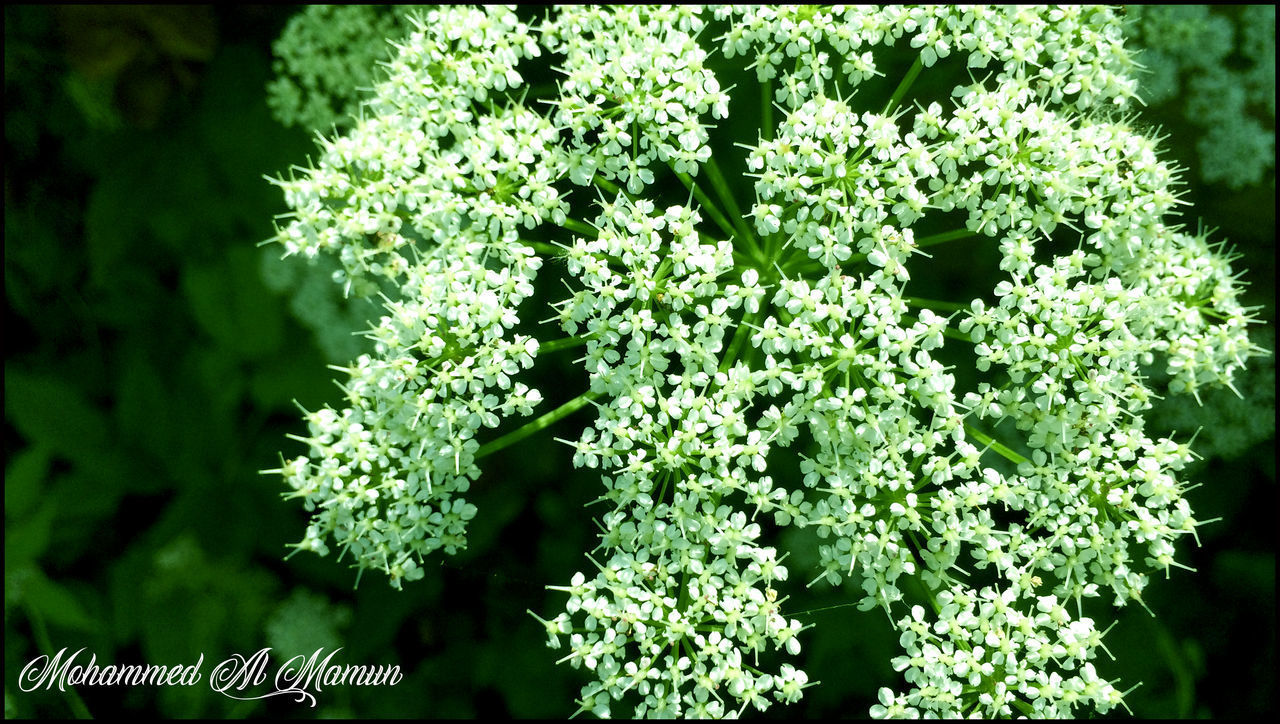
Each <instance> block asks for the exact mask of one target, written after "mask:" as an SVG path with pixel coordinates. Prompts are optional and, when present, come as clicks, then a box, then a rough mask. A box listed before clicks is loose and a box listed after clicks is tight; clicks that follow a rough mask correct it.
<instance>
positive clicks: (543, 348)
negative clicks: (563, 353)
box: [538, 337, 591, 354]
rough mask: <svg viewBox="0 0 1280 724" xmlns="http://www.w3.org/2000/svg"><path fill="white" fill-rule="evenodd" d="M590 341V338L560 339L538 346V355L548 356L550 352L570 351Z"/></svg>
mask: <svg viewBox="0 0 1280 724" xmlns="http://www.w3.org/2000/svg"><path fill="white" fill-rule="evenodd" d="M590 341H591V337H561V338H560V339H553V340H551V341H550V342H543V343H542V344H540V345H538V354H549V353H551V352H559V351H560V350H562V349H572V348H573V347H578V346H581V345H584V344H586V343H587V342H590Z"/></svg>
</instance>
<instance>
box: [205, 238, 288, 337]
mask: <svg viewBox="0 0 1280 724" xmlns="http://www.w3.org/2000/svg"><path fill="white" fill-rule="evenodd" d="M257 272H258V264H257V255H256V254H255V253H254V251H253V249H252V248H245V249H234V250H232V251H231V253H230V254H229V255H228V258H227V260H226V261H225V262H224V263H219V264H213V265H207V266H200V267H197V266H188V267H187V268H186V270H185V271H184V272H183V275H182V289H183V292H184V294H186V297H187V301H188V303H189V304H190V305H191V311H192V313H193V314H194V315H195V318H196V320H197V321H198V322H199V323H200V326H201V327H203V328H204V330H205V331H206V332H208V333H209V336H211V337H213V339H214V340H215V341H217V342H218V343H219V344H221V345H222V346H224V347H227V348H228V349H232V350H235V351H237V352H238V353H240V354H241V355H242V356H244V357H245V358H247V359H258V358H261V357H264V356H266V355H268V354H270V353H271V352H273V351H275V350H276V349H277V348H278V347H279V345H280V340H281V335H282V330H283V325H284V315H283V311H282V310H281V307H280V303H279V301H278V300H277V299H276V298H275V297H274V296H272V295H271V293H270V292H268V291H267V289H266V287H265V286H263V284H262V282H261V281H260V280H259V278H258V273H257Z"/></svg>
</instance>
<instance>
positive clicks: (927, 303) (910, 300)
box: [902, 297, 969, 311]
mask: <svg viewBox="0 0 1280 724" xmlns="http://www.w3.org/2000/svg"><path fill="white" fill-rule="evenodd" d="M902 301H904V302H906V303H907V304H910V305H911V306H913V307H924V308H925V309H941V310H944V311H957V310H962V309H968V308H969V305H968V304H960V303H958V302H943V301H940V300H938V299H925V298H923V297H903V298H902Z"/></svg>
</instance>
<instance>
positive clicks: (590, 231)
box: [561, 219, 600, 239]
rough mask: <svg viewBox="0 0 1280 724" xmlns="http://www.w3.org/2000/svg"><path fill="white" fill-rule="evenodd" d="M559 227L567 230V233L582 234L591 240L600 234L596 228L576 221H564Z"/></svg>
mask: <svg viewBox="0 0 1280 724" xmlns="http://www.w3.org/2000/svg"><path fill="white" fill-rule="evenodd" d="M561 226H563V227H564V228H566V229H568V230H569V231H573V232H576V233H578V234H582V235H583V236H589V237H591V238H592V239H594V238H596V237H597V236H599V235H600V232H599V231H598V230H597V229H596V227H594V226H591V225H590V224H586V223H583V222H581V221H578V220H577V219H565V220H564V223H563V224H561Z"/></svg>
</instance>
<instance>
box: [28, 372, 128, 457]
mask: <svg viewBox="0 0 1280 724" xmlns="http://www.w3.org/2000/svg"><path fill="white" fill-rule="evenodd" d="M4 393H5V400H4V409H5V416H6V417H7V418H8V419H9V420H10V421H12V422H13V424H14V426H15V427H17V428H18V431H19V432H21V433H22V435H23V437H25V438H26V439H27V440H28V441H29V442H32V443H39V444H43V445H45V446H47V447H48V449H49V450H51V451H53V452H54V453H56V454H58V455H60V456H63V457H65V458H67V459H69V460H74V461H84V460H90V461H91V460H92V459H93V457H94V456H95V455H96V454H97V452H98V451H99V450H100V449H102V448H103V447H105V445H106V442H107V420H106V416H105V415H104V414H103V413H102V412H101V411H100V410H98V409H97V408H95V407H94V406H92V405H90V404H89V402H88V401H87V400H85V399H84V396H83V395H82V394H81V393H80V391H79V390H78V389H76V388H75V387H73V386H71V385H70V384H68V383H67V382H66V381H65V380H63V379H60V378H58V377H54V376H52V375H45V374H40V373H34V372H26V371H23V370H15V369H12V368H11V367H10V366H8V365H6V367H5V375H4Z"/></svg>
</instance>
